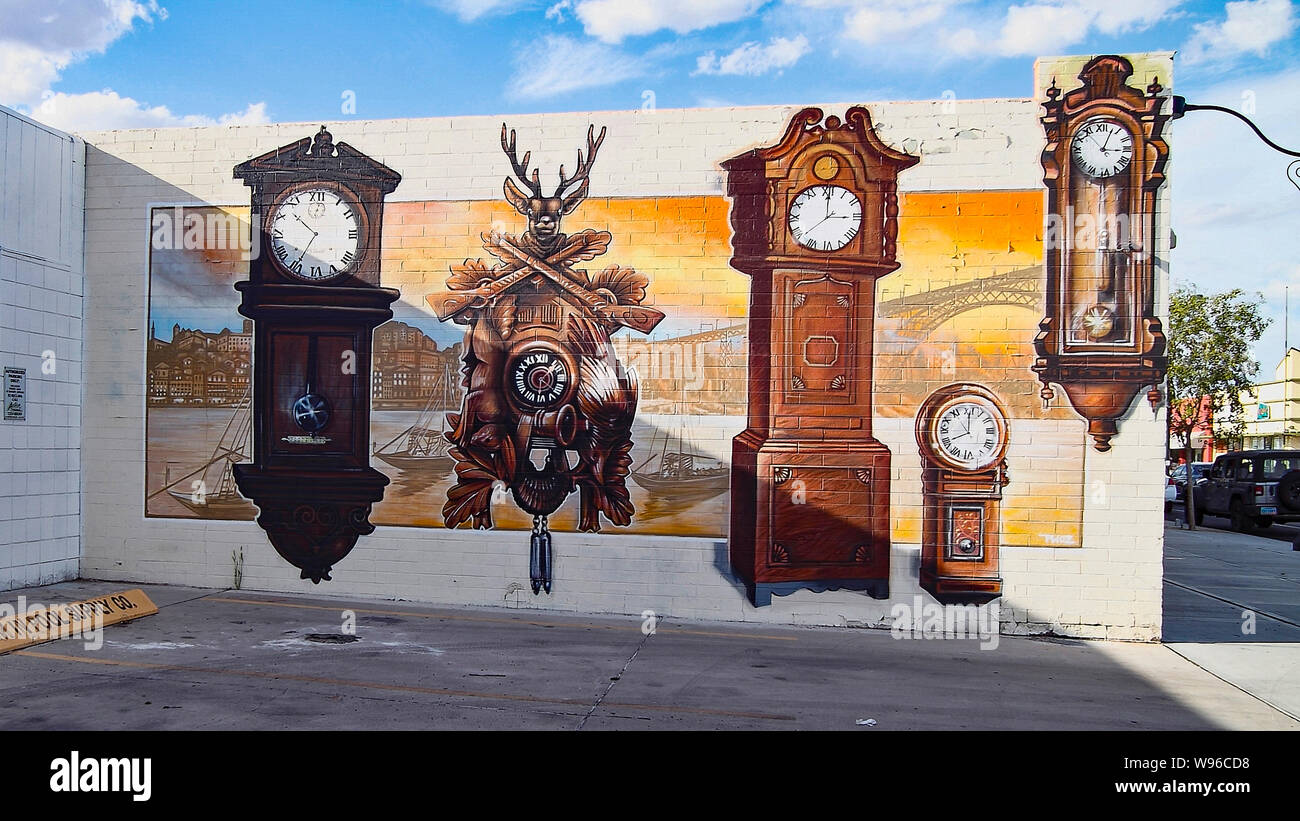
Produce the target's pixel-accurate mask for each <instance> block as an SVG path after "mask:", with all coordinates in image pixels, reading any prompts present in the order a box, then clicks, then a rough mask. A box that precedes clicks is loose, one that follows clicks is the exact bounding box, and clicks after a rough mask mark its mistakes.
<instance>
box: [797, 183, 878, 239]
mask: <svg viewBox="0 0 1300 821" xmlns="http://www.w3.org/2000/svg"><path fill="white" fill-rule="evenodd" d="M861 228H862V201H861V200H859V199H858V197H857V195H856V194H854V193H853V192H852V191H850V190H849V189H847V188H841V187H840V186H838V185H814V186H812V187H811V188H806V189H804V190H803V191H802V192H801V193H800V194H799V196H797V197H795V198H794V202H792V203H790V233H791V234H792V235H793V236H794V239H795V242H797V243H799V244H800V245H802V246H803V247H805V248H808V249H810V250H813V251H838V250H839V249H841V248H843V247H844V246H845V245H848V244H849V242H850V241H852V239H853V238H854V237H856V236H857V235H858V230H859V229H861Z"/></svg>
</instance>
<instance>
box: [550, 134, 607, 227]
mask: <svg viewBox="0 0 1300 821" xmlns="http://www.w3.org/2000/svg"><path fill="white" fill-rule="evenodd" d="M595 134H596V126H595V125H594V124H593V125H590V126H588V127H587V160H586V162H583V160H582V149H578V168H577V170H576V171H575V172H574V174H573V176H572V177H565V176H564V166H562V165H561V166H560V184H559V186H558V187H557V188H556V189H555V196H557V197H559V196H563V197H564V201H565V205H566V206H568V207H569V208H570V209H571V208H572V207H573V205H577V202H578V200H581V199H582V198H583V197H585V196H587V188H588V186H589V185H590V180H588V179H587V175H588V174H590V173H591V166H592V163H594V162H595V161H596V152H597V151H599V150H600V144H601V143H603V142H604V141H605V127H604V126H601V127H600V136H599V137H595ZM578 181H581V182H582V185H581V187H579V188H578V190H577V191H575V192H573V194H570V195H565V194H564V189H566V188H568V187H569V186H571V185H573V184H574V183H575V182H578ZM570 202H572V203H573V205H570Z"/></svg>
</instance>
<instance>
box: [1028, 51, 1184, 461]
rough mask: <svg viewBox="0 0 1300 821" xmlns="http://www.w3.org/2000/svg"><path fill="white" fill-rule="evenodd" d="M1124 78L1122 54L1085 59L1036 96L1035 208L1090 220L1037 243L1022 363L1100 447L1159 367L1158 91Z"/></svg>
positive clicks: (1156, 386) (1161, 170)
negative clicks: (1038, 188) (1072, 81)
mask: <svg viewBox="0 0 1300 821" xmlns="http://www.w3.org/2000/svg"><path fill="white" fill-rule="evenodd" d="M1132 75H1133V65H1132V63H1130V62H1129V61H1128V60H1127V59H1125V58H1123V57H1120V56H1117V55H1103V56H1100V57H1094V58H1093V59H1092V60H1089V61H1088V63H1087V65H1085V66H1084V67H1083V70H1082V71H1081V72H1080V73H1079V80H1080V85H1079V87H1077V88H1075V89H1073V90H1070V91H1064V90H1062V89H1061V88H1060V87H1058V86H1057V85H1056V82H1055V80H1053V82H1052V85H1051V86H1050V87H1049V88H1048V89H1047V92H1046V97H1047V99H1046V100H1045V101H1044V102H1043V108H1044V109H1045V112H1044V116H1043V118H1042V123H1043V128H1044V131H1045V135H1046V138H1047V144H1046V146H1045V147H1044V150H1043V154H1042V158H1041V159H1042V164H1043V182H1044V183H1045V184H1046V186H1047V213H1048V214H1049V215H1053V216H1055V217H1057V218H1061V219H1063V220H1064V222H1065V224H1066V225H1067V228H1068V227H1070V226H1075V225H1076V223H1075V220H1076V219H1084V218H1087V219H1088V220H1090V221H1091V223H1092V225H1093V226H1095V227H1094V228H1093V230H1091V231H1085V230H1082V229H1080V230H1065V231H1063V232H1062V234H1061V237H1060V241H1059V242H1051V243H1044V249H1043V250H1044V257H1045V262H1046V269H1047V271H1046V273H1047V289H1046V290H1047V311H1046V315H1045V316H1044V317H1043V319H1042V321H1041V322H1039V324H1038V328H1039V332H1038V334H1037V336H1035V338H1034V351H1035V354H1036V356H1035V360H1034V364H1033V366H1032V370H1033V371H1034V372H1035V373H1037V374H1038V378H1039V381H1040V382H1042V385H1043V387H1042V390H1041V391H1040V394H1039V395H1040V396H1042V398H1043V400H1044V402H1045V403H1046V402H1050V401H1051V400H1052V399H1053V398H1054V397H1055V395H1056V390H1057V386H1059V388H1060V389H1062V390H1064V392H1065V395H1066V397H1067V398H1068V399H1069V402H1070V404H1071V406H1072V407H1073V408H1074V410H1075V411H1076V412H1078V414H1079V415H1080V416H1082V417H1083V418H1084V419H1086V420H1087V421H1088V434H1089V435H1090V436H1092V438H1093V447H1094V448H1096V449H1097V450H1098V451H1101V452H1103V453H1104V452H1106V451H1108V450H1110V440H1111V437H1112V436H1114V435H1115V434H1116V433H1117V432H1118V431H1119V420H1120V419H1121V418H1123V416H1124V414H1125V413H1127V412H1128V409H1129V406H1130V405H1131V404H1132V402H1133V398H1134V397H1135V396H1136V395H1137V393H1138V392H1139V391H1140V390H1142V388H1143V387H1144V386H1145V387H1147V388H1148V390H1147V399H1148V400H1149V401H1150V402H1151V405H1152V407H1156V406H1157V405H1158V403H1159V402H1160V398H1161V392H1160V385H1161V383H1163V382H1164V378H1165V370H1166V368H1167V366H1168V360H1167V359H1166V357H1165V345H1166V340H1165V335H1164V330H1163V328H1162V324H1161V321H1160V317H1159V315H1158V314H1157V313H1156V302H1155V291H1156V282H1157V280H1156V275H1157V262H1156V253H1155V252H1156V251H1157V249H1158V247H1159V244H1158V241H1157V240H1158V237H1159V236H1160V234H1161V232H1162V231H1163V230H1164V229H1163V228H1161V227H1160V226H1159V225H1157V222H1158V219H1159V218H1161V217H1160V215H1159V214H1158V213H1157V208H1156V203H1157V190H1158V189H1159V188H1160V186H1161V185H1162V184H1163V182H1164V179H1165V165H1166V163H1167V162H1168V157H1169V146H1168V145H1167V144H1166V143H1165V140H1164V136H1163V132H1164V126H1165V123H1166V122H1167V121H1168V119H1169V115H1168V114H1164V113H1162V112H1161V109H1162V107H1163V106H1164V103H1165V97H1166V96H1167V95H1165V94H1164V93H1163V92H1164V88H1163V87H1162V86H1161V85H1160V83H1159V82H1158V81H1155V80H1153V81H1152V82H1151V83H1150V85H1148V86H1147V88H1146V91H1145V93H1144V92H1143V91H1142V90H1140V89H1137V88H1134V87H1132V86H1130V85H1128V80H1129V78H1130V77H1131V76H1132ZM1072 215H1073V216H1072Z"/></svg>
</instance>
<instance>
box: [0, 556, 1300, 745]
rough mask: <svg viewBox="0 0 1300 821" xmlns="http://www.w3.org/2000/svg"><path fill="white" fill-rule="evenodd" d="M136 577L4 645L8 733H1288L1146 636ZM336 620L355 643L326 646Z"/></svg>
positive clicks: (37, 593) (59, 596)
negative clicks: (110, 620) (119, 616)
mask: <svg viewBox="0 0 1300 821" xmlns="http://www.w3.org/2000/svg"><path fill="white" fill-rule="evenodd" d="M125 587H127V585H123V584H120V583H104V582H89V581H80V582H68V583H64V584H59V585H54V586H50V587H44V588H36V589H30V590H24V591H11V592H10V593H6V594H4V595H3V596H0V600H3V601H8V602H12V601H14V600H15V599H16V598H17V596H18V595H26V596H27V597H28V599H29V600H30V601H41V602H54V601H73V600H78V599H85V598H89V597H91V596H94V595H98V594H102V593H105V592H109V591H113V590H121V589H124V588H125ZM143 587H144V589H145V590H146V592H148V593H149V595H150V596H151V597H152V598H153V600H154V601H155V602H156V603H157V604H158V605H159V608H160V612H159V613H158V615H155V616H150V617H148V618H145V619H141V620H139V621H136V622H132V623H129V624H123V625H117V626H113V627H108V628H106V633H105V643H104V645H103V647H102V648H100V649H98V650H92V649H87V648H86V647H84V646H83V643H82V642H81V641H80V640H79V639H65V640H62V641H58V642H54V643H50V644H45V645H41V646H38V647H34V648H31V649H27V650H21V651H17V652H15V653H12V654H9V655H7V656H2V657H0V729H84V730H92V729H94V730H112V729H326V728H329V729H435V728H436V729H467V728H474V729H643V728H644V729H837V730H850V731H854V732H879V731H883V730H895V729H967V728H969V729H998V730H1001V729H1221V728H1222V729H1300V722H1297V721H1295V720H1294V719H1292V718H1289V717H1287V716H1285V715H1283V714H1282V713H1280V712H1278V711H1277V710H1274V709H1272V708H1271V707H1269V706H1267V705H1266V704H1264V703H1262V702H1261V701H1260V700H1258V699H1257V698H1254V697H1252V696H1250V695H1248V694H1247V693H1245V692H1243V691H1242V690H1241V689H1239V688H1238V687H1235V686H1233V685H1231V684H1228V683H1225V682H1224V681H1222V680H1220V678H1218V677H1216V676H1215V675H1212V674H1211V673H1210V672H1207V671H1206V670H1204V669H1201V667H1198V666H1197V665H1195V664H1193V663H1191V662H1189V661H1187V660H1186V659H1184V658H1183V657H1181V656H1179V655H1177V654H1176V653H1174V652H1173V651H1171V650H1170V649H1169V648H1167V647H1163V646H1159V645H1154V644H1145V645H1144V644H1123V643H1116V642H1087V641H1072V640H1060V639H1033V638H1017V637H1007V636H1004V637H1002V638H1001V640H1000V642H999V643H998V645H997V647H996V649H991V650H981V649H980V647H981V644H980V642H979V641H977V640H901V639H895V638H892V637H891V635H890V633H889V632H888V631H882V630H861V629H824V628H823V629H800V628H785V629H782V628H773V627H758V626H752V625H738V624H730V623H702V622H692V623H680V622H675V621H673V620H671V619H666V620H663V621H661V622H660V623H659V624H658V625H657V629H656V631H655V633H654V634H653V635H644V634H643V632H642V623H641V620H640V619H629V618H594V617H585V618H584V617H574V616H564V615H558V614H553V613H548V612H542V611H528V610H516V609H486V608H482V609H468V608H462V609H446V608H436V607H429V606H420V605H413V604H409V603H405V602H392V601H375V600H369V601H357V600H343V599H332V598H328V597H326V596H315V597H300V596H286V595H268V594H260V593H253V592H249V591H236V590H224V591H219V590H200V589H194V588H180V587H167V586H152V585H145V586H143ZM345 611H352V613H353V614H354V616H355V619H356V639H357V640H355V641H351V642H348V643H336V642H339V641H341V639H340V636H346V633H345V632H344V631H343V629H342V627H343V625H344V623H345V619H346V618H347V615H346V613H345ZM867 719H871V720H873V721H874V722H875V723H874V725H873V724H865V723H864V724H859V723H858V721H859V720H862V721H864V722H865V720H867Z"/></svg>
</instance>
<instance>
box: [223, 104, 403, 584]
mask: <svg viewBox="0 0 1300 821" xmlns="http://www.w3.org/2000/svg"><path fill="white" fill-rule="evenodd" d="M235 178H236V179H242V180H243V181H244V184H245V185H248V186H249V187H251V188H252V189H253V191H252V230H253V231H255V232H258V236H259V238H260V245H259V246H257V247H258V248H260V253H257V254H256V255H255V257H254V258H253V260H252V261H251V262H250V263H249V272H248V280H247V281H244V282H239V283H236V284H235V288H237V289H238V290H239V291H240V293H241V294H243V301H242V302H241V304H240V306H239V312H240V313H241V314H243V315H244V316H246V317H248V318H250V319H252V320H253V323H254V338H253V398H252V409H253V462H252V463H251V464H238V465H235V466H234V475H235V482H236V483H237V485H238V486H239V491H240V493H242V494H243V495H244V496H245V497H247V498H249V499H251V500H252V501H253V503H254V504H256V505H257V506H258V508H259V511H260V515H259V516H258V518H257V523H258V524H259V525H261V526H262V529H263V530H265V531H266V533H267V536H268V537H269V538H270V540H271V544H272V545H274V546H275V549H276V550H277V551H278V552H279V553H280V555H281V556H283V557H284V558H285V559H287V560H288V561H289V562H291V563H292V564H294V565H295V566H297V567H298V568H300V569H301V570H302V578H304V579H311V580H312V581H313V582H317V583H319V582H320V581H321V579H325V580H328V579H329V578H330V570H331V568H332V567H333V565H334V564H335V563H337V562H338V561H339V560H340V559H342V558H343V557H344V556H346V555H347V554H348V552H349V551H350V550H351V549H352V547H353V545H355V544H356V541H357V538H358V537H360V536H362V535H364V534H367V533H371V532H373V531H374V529H375V527H374V525H372V524H371V523H370V521H369V516H370V508H371V505H373V504H374V503H375V502H377V501H379V500H380V499H381V498H383V494H384V486H385V485H387V484H388V477H386V476H384V474H382V473H380V472H379V471H377V470H375V469H374V468H372V467H370V455H369V440H370V346H371V335H372V332H373V331H374V329H375V327H376V326H377V325H379V324H381V323H383V322H385V321H386V320H388V319H391V318H392V316H393V312H392V310H391V308H390V307H389V306H390V305H391V304H392V302H393V300H395V299H397V297H398V296H399V293H398V292H397V291H396V290H393V289H391V288H381V287H380V286H379V246H380V235H381V227H382V224H383V205H384V196H385V195H387V194H388V193H390V192H391V191H392V190H393V189H394V188H396V187H397V184H398V182H399V181H400V180H401V176H400V175H398V174H397V173H396V172H395V171H393V170H392V169H390V168H387V167H386V166H384V165H383V164H382V163H379V162H376V161H375V160H372V159H370V158H369V157H367V156H365V155H364V154H362V153H361V152H359V151H357V150H356V149H354V148H352V147H351V146H349V145H348V144H346V143H338V144H337V145H336V144H334V141H333V138H332V137H331V136H330V133H329V132H328V131H326V130H325V128H324V126H322V127H321V129H320V131H319V132H317V134H316V135H315V137H314V138H313V137H306V138H304V139H301V140H299V141H297V142H295V143H292V144H290V145H286V146H283V147H281V148H277V149H275V150H274V151H270V152H267V153H266V154H263V155H262V156H260V157H255V158H254V159H251V160H248V161H247V162H244V163H240V164H239V165H237V166H235Z"/></svg>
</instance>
